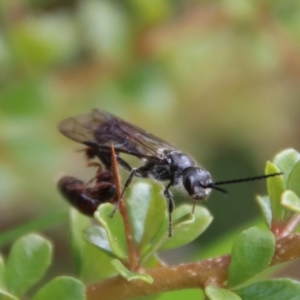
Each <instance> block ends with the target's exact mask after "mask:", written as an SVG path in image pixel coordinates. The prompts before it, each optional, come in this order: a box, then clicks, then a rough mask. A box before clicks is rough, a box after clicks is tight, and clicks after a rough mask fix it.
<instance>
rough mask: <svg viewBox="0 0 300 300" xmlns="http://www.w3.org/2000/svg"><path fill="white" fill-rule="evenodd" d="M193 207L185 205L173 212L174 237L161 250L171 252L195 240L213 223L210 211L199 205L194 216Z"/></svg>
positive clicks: (166, 241) (167, 240)
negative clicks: (170, 250)
mask: <svg viewBox="0 0 300 300" xmlns="http://www.w3.org/2000/svg"><path fill="white" fill-rule="evenodd" d="M191 211H192V206H191V205H189V204H183V205H181V206H180V207H177V208H176V209H175V210H174V212H173V224H174V225H173V237H172V238H168V239H166V240H165V242H164V244H163V245H162V246H161V248H160V249H159V250H169V249H173V248H178V247H180V246H183V245H186V244H188V243H190V242H191V241H193V240H195V239H196V238H197V237H198V236H199V235H200V234H201V233H203V232H204V231H205V230H206V228H207V227H208V226H209V224H210V223H211V221H212V219H213V217H212V215H211V214H210V212H209V211H208V209H206V208H204V207H202V206H200V205H197V206H196V207H195V211H194V215H192V214H191Z"/></svg>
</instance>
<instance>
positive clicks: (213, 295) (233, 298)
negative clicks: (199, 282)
mask: <svg viewBox="0 0 300 300" xmlns="http://www.w3.org/2000/svg"><path fill="white" fill-rule="evenodd" d="M205 294H206V296H207V297H208V299H210V300H241V298H240V297H239V296H238V295H237V294H235V293H234V292H231V291H229V290H226V289H222V288H219V287H216V286H207V287H206V288H205Z"/></svg>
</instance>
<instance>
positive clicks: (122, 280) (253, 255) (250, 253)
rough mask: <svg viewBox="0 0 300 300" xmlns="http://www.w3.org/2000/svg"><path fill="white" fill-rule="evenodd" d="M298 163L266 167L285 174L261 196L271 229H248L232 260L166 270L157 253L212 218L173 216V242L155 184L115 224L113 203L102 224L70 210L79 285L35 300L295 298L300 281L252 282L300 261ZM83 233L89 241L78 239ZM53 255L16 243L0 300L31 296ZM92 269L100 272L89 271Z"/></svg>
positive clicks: (285, 160)
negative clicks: (185, 293)
mask: <svg viewBox="0 0 300 300" xmlns="http://www.w3.org/2000/svg"><path fill="white" fill-rule="evenodd" d="M299 159H300V154H299V153H297V152H296V151H295V150H293V149H288V150H285V151H283V152H281V153H279V154H278V155H277V156H276V157H275V159H274V161H273V163H271V162H267V166H266V175H267V174H270V173H272V172H274V170H275V171H276V172H278V171H281V172H284V175H282V176H278V177H274V178H268V179H267V181H268V182H267V186H268V196H264V197H258V200H259V204H260V206H261V208H262V212H263V214H264V216H265V220H266V224H267V226H268V230H266V229H261V228H259V227H251V228H249V229H247V230H244V231H243V232H241V233H240V234H239V235H238V236H237V238H236V240H235V242H234V244H233V247H232V251H231V253H230V255H224V256H220V257H217V258H210V259H207V260H203V261H198V262H193V263H189V264H181V265H178V266H166V265H164V263H163V261H161V260H160V258H159V256H158V255H157V252H158V251H159V250H165V249H171V248H176V247H180V246H182V245H184V244H187V243H189V242H191V241H192V240H193V239H195V238H196V237H198V236H199V235H200V234H201V233H203V232H204V231H205V229H206V228H207V227H208V225H209V224H210V222H211V221H212V216H211V215H210V213H209V212H208V210H207V209H206V208H203V207H202V206H200V205H198V206H196V208H195V212H194V215H192V214H191V207H190V206H189V205H181V206H178V207H177V208H176V210H175V211H174V215H173V216H174V219H173V237H172V238H168V218H167V213H166V212H167V210H166V202H165V199H164V197H163V196H162V194H161V190H160V187H159V186H157V185H155V184H154V185H149V184H148V183H144V182H139V183H136V184H135V185H134V186H133V187H132V188H131V189H130V192H129V194H128V197H127V200H126V202H125V203H126V204H125V206H124V207H125V210H122V209H120V212H121V213H120V212H119V211H117V212H116V214H115V215H114V217H113V218H112V217H111V212H112V211H113V209H114V207H113V206H112V205H111V204H109V203H106V204H102V205H100V206H99V207H98V210H97V211H96V212H95V219H96V220H97V222H98V223H99V225H92V223H91V221H88V220H87V219H86V217H83V216H81V215H79V213H77V212H75V211H72V218H71V221H72V226H71V227H72V247H73V252H74V254H75V256H74V257H75V259H76V266H77V271H78V276H79V278H80V279H81V282H80V281H79V280H77V279H73V278H71V277H57V278H55V279H53V280H51V281H50V282H49V283H47V284H46V285H45V286H43V287H42V288H40V289H39V291H38V292H37V293H36V294H35V295H34V296H33V299H34V300H39V299H89V300H93V299H99V297H100V295H101V297H104V298H105V299H108V300H109V299H131V298H134V297H141V296H143V295H152V294H156V293H158V292H163V291H168V290H169V291H171V290H176V289H182V288H186V289H187V288H196V287H198V288H202V289H203V291H204V293H205V295H206V296H207V297H208V299H211V300H218V299H233V300H234V299H274V300H275V299H293V298H295V299H296V298H297V297H298V295H299V291H300V283H299V282H298V281H294V280H291V279H268V280H265V279H260V280H256V281H255V282H253V281H250V279H252V278H253V277H254V276H256V275H258V274H260V273H261V272H263V271H265V270H267V269H269V268H270V266H272V265H274V264H278V263H281V262H285V261H289V260H291V259H295V258H297V257H299V256H300V253H299V249H300V247H299V243H300V238H299V235H298V234H296V233H295V231H296V230H297V227H298V225H299V222H300V215H299V207H300V206H299V203H300V200H299V198H298V197H299V196H300V195H299V191H298V190H297V185H295V182H296V181H297V180H296V178H298V180H299V179H300V171H299V170H300V169H299V167H298V166H299ZM298 173H299V174H298ZM278 202H279V203H278ZM122 205H123V203H122ZM124 212H125V214H128V215H129V216H130V218H129V223H130V224H126V222H127V221H126V217H125V215H124ZM88 224H90V225H88ZM128 225H129V226H128ZM82 229H83V238H84V240H85V241H86V242H84V241H83V240H82V237H81V233H80V232H82ZM128 236H130V237H131V238H129V239H128ZM51 253H52V247H51V244H50V243H49V242H48V241H47V240H46V239H44V238H42V237H41V236H38V235H36V234H30V235H28V236H25V237H23V238H21V239H19V240H18V241H16V242H15V243H14V245H13V247H12V249H11V251H10V254H9V256H8V258H7V262H6V263H4V261H3V260H2V261H1V264H0V284H1V285H0V288H1V290H0V295H1V299H19V297H22V296H23V295H24V294H25V293H26V292H28V290H29V289H30V288H31V287H32V286H33V285H35V284H36V283H37V282H38V281H39V280H40V279H41V278H42V276H43V275H44V273H45V271H46V269H47V268H48V266H49V264H50V260H51ZM93 264H94V265H95V266H96V267H91V266H93ZM112 276H113V277H112ZM110 277H112V278H111V279H109V280H106V279H108V278H110ZM84 283H85V284H86V285H87V288H86V294H85V288H84ZM161 299H164V296H161Z"/></svg>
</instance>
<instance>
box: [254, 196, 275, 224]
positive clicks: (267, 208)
mask: <svg viewBox="0 0 300 300" xmlns="http://www.w3.org/2000/svg"><path fill="white" fill-rule="evenodd" d="M256 200H257V202H258V204H259V206H260V209H261V211H262V213H263V217H264V219H265V221H266V223H267V225H268V227H269V228H271V224H272V209H271V201H270V197H268V196H257V197H256Z"/></svg>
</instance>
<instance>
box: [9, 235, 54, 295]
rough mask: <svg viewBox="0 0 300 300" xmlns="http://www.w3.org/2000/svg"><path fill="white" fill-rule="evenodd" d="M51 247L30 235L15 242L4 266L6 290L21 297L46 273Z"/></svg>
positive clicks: (46, 242)
mask: <svg viewBox="0 0 300 300" xmlns="http://www.w3.org/2000/svg"><path fill="white" fill-rule="evenodd" d="M51 255H52V246H51V244H50V242H49V241H47V240H46V239H44V238H43V237H41V236H39V235H37V234H30V235H27V236H25V237H23V238H20V239H19V240H17V241H16V242H15V243H14V245H13V246H12V249H11V251H10V253H9V256H8V260H7V264H6V271H5V277H6V284H7V288H8V290H9V291H10V292H11V293H12V294H14V295H18V296H21V295H23V294H24V293H25V292H26V291H27V290H28V289H29V288H30V287H32V286H33V285H34V284H35V283H36V282H38V281H39V280H40V279H41V278H42V277H43V275H44V273H45V272H46V270H47V268H48V266H49V265H50V262H51Z"/></svg>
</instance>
